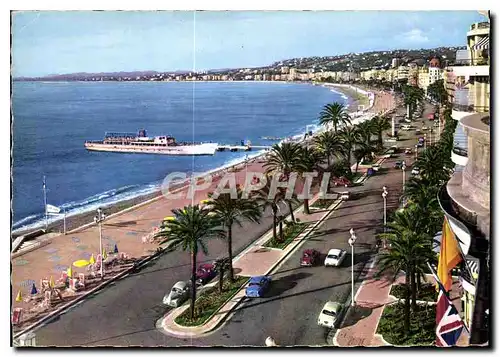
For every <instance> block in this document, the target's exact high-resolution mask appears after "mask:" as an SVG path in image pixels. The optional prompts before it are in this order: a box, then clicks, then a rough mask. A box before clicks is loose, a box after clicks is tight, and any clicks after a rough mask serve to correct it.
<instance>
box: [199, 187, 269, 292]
mask: <svg viewBox="0 0 500 357" xmlns="http://www.w3.org/2000/svg"><path fill="white" fill-rule="evenodd" d="M212 197H213V195H212V194H209V198H212ZM207 208H208V209H209V210H210V211H211V212H212V213H214V217H215V218H216V219H218V220H219V222H221V224H222V227H223V228H224V229H226V236H225V238H226V239H227V256H228V258H229V266H230V269H229V280H230V281H231V282H233V281H234V274H233V225H234V224H235V223H236V224H238V225H239V226H240V227H241V221H242V220H243V219H246V220H249V221H251V222H256V223H258V222H259V221H260V218H261V217H262V212H261V210H260V208H259V206H258V204H257V202H256V201H255V200H251V199H243V198H242V192H241V190H240V189H239V188H238V191H237V198H236V199H232V198H231V194H230V193H222V194H220V195H219V196H218V197H217V198H215V199H212V200H211V201H210V202H209V203H208V206H207Z"/></svg>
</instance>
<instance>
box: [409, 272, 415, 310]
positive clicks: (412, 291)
mask: <svg viewBox="0 0 500 357" xmlns="http://www.w3.org/2000/svg"><path fill="white" fill-rule="evenodd" d="M410 274H411V309H412V310H413V312H414V313H415V312H416V311H417V286H416V282H415V269H412V270H411V273H410Z"/></svg>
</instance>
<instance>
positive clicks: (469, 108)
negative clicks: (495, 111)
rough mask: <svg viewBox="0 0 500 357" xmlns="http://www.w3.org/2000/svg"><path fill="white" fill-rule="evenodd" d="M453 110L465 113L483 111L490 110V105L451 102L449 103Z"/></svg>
mask: <svg viewBox="0 0 500 357" xmlns="http://www.w3.org/2000/svg"><path fill="white" fill-rule="evenodd" d="M451 107H452V109H453V110H456V111H457V112H467V113H485V112H489V111H490V107H489V106H488V107H484V106H477V105H474V104H458V103H453V104H452V105H451Z"/></svg>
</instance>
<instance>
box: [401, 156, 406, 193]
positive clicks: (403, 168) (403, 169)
mask: <svg viewBox="0 0 500 357" xmlns="http://www.w3.org/2000/svg"><path fill="white" fill-rule="evenodd" d="M405 170H406V162H405V161H403V163H402V164H401V171H403V192H404V190H405Z"/></svg>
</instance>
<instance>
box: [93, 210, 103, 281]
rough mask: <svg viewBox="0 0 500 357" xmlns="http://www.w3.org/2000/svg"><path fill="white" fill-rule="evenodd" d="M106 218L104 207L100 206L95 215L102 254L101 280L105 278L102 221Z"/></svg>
mask: <svg viewBox="0 0 500 357" xmlns="http://www.w3.org/2000/svg"><path fill="white" fill-rule="evenodd" d="M104 219H106V215H105V214H104V212H102V209H100V208H98V209H97V213H96V215H95V217H94V222H95V223H96V224H97V225H98V227H99V252H100V254H101V280H102V279H104V257H103V254H102V253H103V252H102V222H103V221H104Z"/></svg>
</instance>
